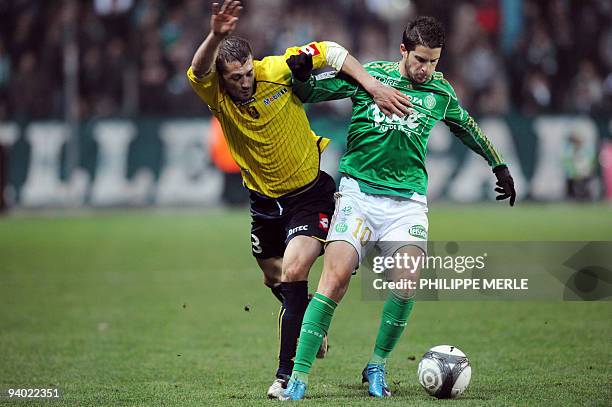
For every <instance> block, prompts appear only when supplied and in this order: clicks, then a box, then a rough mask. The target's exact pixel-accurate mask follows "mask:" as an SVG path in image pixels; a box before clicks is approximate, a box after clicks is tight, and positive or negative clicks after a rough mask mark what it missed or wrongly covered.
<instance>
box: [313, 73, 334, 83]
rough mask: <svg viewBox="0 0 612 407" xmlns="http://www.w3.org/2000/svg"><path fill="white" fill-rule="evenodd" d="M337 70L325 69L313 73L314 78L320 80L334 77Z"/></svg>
mask: <svg viewBox="0 0 612 407" xmlns="http://www.w3.org/2000/svg"><path fill="white" fill-rule="evenodd" d="M337 74H338V72H336V71H325V72H321V73H319V74H316V75H315V79H316V80H318V81H322V80H324V79H331V78H335V77H336V75H337Z"/></svg>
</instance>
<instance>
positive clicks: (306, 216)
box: [249, 171, 336, 259]
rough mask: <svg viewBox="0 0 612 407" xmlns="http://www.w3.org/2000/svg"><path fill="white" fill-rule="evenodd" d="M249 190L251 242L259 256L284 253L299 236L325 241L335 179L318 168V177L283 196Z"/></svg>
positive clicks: (259, 257) (332, 208)
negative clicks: (278, 196)
mask: <svg viewBox="0 0 612 407" xmlns="http://www.w3.org/2000/svg"><path fill="white" fill-rule="evenodd" d="M249 192H250V198H251V219H252V221H251V245H252V251H253V256H255V257H256V258H258V259H267V258H271V257H283V254H284V253H285V249H286V248H287V244H288V243H289V241H290V240H291V239H293V238H294V237H296V236H310V237H313V238H315V239H318V240H321V241H322V242H324V241H325V238H326V237H327V231H328V230H329V223H330V221H331V217H332V215H333V213H334V193H335V192H336V183H335V182H334V179H333V178H332V177H330V176H329V175H328V174H326V173H325V172H323V171H319V176H318V177H317V179H316V180H315V181H313V182H311V183H310V184H308V185H306V186H304V187H302V188H300V189H299V190H297V191H294V192H292V193H290V194H287V195H283V196H282V197H280V198H269V197H266V196H263V195H261V194H258V193H257V192H254V191H249ZM321 247H323V246H321ZM322 252H323V251H322V250H321V253H322Z"/></svg>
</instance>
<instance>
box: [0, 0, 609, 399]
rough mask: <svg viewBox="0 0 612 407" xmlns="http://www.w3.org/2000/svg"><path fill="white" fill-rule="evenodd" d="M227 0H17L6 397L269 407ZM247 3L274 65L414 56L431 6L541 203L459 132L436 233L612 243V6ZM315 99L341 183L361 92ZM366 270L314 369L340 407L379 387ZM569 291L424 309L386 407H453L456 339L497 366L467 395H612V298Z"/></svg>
mask: <svg viewBox="0 0 612 407" xmlns="http://www.w3.org/2000/svg"><path fill="white" fill-rule="evenodd" d="M210 3H211V2H209V1H198V0H188V1H161V0H114V1H113V0H95V1H94V0H82V1H77V0H58V1H23V0H9V1H0V208H1V210H2V213H3V215H4V216H2V217H0V366H1V367H0V390H2V391H3V394H4V391H5V390H6V389H7V388H12V387H57V388H59V389H60V390H61V392H62V397H63V400H62V401H60V404H62V405H161V404H165V405H219V404H236V405H259V404H264V402H265V400H264V399H263V397H262V396H263V395H264V394H265V390H266V388H267V386H268V385H269V382H270V381H271V379H272V377H271V373H272V371H273V368H274V365H275V352H276V346H277V344H276V333H275V330H274V329H275V328H274V327H275V319H276V308H277V303H275V301H276V300H275V299H274V298H273V297H272V296H271V295H269V293H268V291H267V290H266V289H265V287H264V286H263V284H261V273H260V272H259V271H258V270H257V267H256V264H255V262H254V261H253V259H252V258H251V256H250V240H249V216H248V209H247V206H246V203H245V193H244V190H242V188H241V186H240V177H239V175H238V174H236V173H233V172H232V171H233V170H232V169H231V165H227V163H226V162H225V163H224V162H220V161H219V159H218V157H215V156H214V155H215V153H214V151H217V150H216V149H217V148H218V146H217V145H216V144H215V143H216V142H218V139H217V138H214V137H213V134H215V131H216V130H215V127H214V125H213V124H211V115H210V113H209V111H208V109H207V108H206V107H205V106H204V105H203V104H202V103H201V101H200V100H199V99H198V98H197V96H196V95H195V94H194V93H193V91H192V90H191V88H190V87H189V84H188V82H187V80H186V77H185V72H186V69H187V68H188V66H189V64H190V61H191V57H192V55H193V52H194V51H195V49H196V47H197V46H198V44H199V43H200V42H201V41H202V40H203V38H204V37H205V35H206V33H207V31H208V22H209V10H210ZM244 3H245V10H244V12H243V15H242V17H241V19H240V21H239V25H238V29H237V32H236V33H237V34H238V35H241V36H243V37H245V38H248V39H249V41H250V42H251V44H252V47H253V51H254V54H255V57H258V58H261V57H263V56H266V55H271V54H279V53H282V52H283V51H284V49H285V48H286V47H289V46H293V45H299V44H305V43H308V42H310V41H312V40H332V41H336V42H338V43H340V44H342V45H344V46H345V47H346V48H347V49H349V51H350V52H351V53H352V54H354V55H355V56H356V57H357V58H358V59H359V60H360V61H361V62H363V63H365V62H368V61H371V60H378V59H385V60H396V59H399V52H398V47H399V43H400V39H401V32H402V29H403V27H404V26H405V24H406V22H407V21H409V20H410V19H411V18H412V17H414V16H417V15H433V16H435V17H437V18H438V19H440V20H441V21H442V22H443V23H444V25H445V26H446V29H447V46H446V48H445V49H444V51H443V54H442V59H441V62H440V65H439V70H440V71H442V72H443V73H444V75H445V77H446V78H448V79H449V80H450V81H451V83H452V84H453V86H454V88H455V90H456V91H457V94H458V96H459V99H460V101H461V103H462V105H463V106H464V107H466V108H467V109H468V110H469V111H470V112H471V113H472V114H473V115H474V116H475V117H476V118H477V119H478V121H479V123H481V125H482V127H483V130H484V131H485V133H486V134H487V135H489V136H490V137H491V139H492V140H493V141H494V143H495V144H496V145H497V146H498V147H499V149H500V150H501V151H502V152H503V153H504V155H505V156H506V158H507V159H508V162H509V164H510V168H511V169H512V173H513V175H514V178H515V181H516V184H517V192H518V196H519V198H518V201H517V205H516V206H515V207H514V208H509V207H508V205H507V203H496V202H495V201H494V194H493V192H492V187H493V181H494V177H493V175H492V174H491V172H490V170H489V169H488V168H487V166H486V165H485V163H484V161H483V160H482V159H481V158H480V157H478V156H476V155H475V154H473V153H471V152H469V151H467V149H466V148H465V147H464V146H462V145H461V144H460V143H459V142H458V141H457V140H455V139H454V138H453V137H452V135H450V133H448V131H447V130H446V128H445V127H444V126H439V127H437V128H436V129H435V131H434V132H433V133H432V136H431V139H430V145H429V156H428V160H429V162H428V170H429V175H430V191H429V203H430V238H431V239H432V240H437V241H445V240H453V241H462V240H470V241H523V242H524V241H542V242H554V241H582V242H588V241H593V240H597V241H610V240H612V207H611V206H610V201H611V200H612V136H611V132H612V118H611V113H612V3H611V2H610V1H606V0H585V1H579V0H550V1H545V0H543V1H535V0H533V1H529V0H473V1H442V0H431V1H409V0H406V1H401V0H338V1H320V0H309V1H302V0H295V1H289V0H285V1H284V0H251V1H244ZM307 111H308V115H309V118H310V120H311V124H312V126H313V128H314V129H315V130H316V131H317V132H318V133H319V134H321V135H324V136H327V137H330V138H332V140H333V142H332V144H331V146H330V148H329V149H328V151H326V153H325V155H324V157H323V163H322V166H323V168H324V169H325V170H327V171H329V172H330V173H332V174H333V175H335V176H337V162H338V158H339V156H340V155H341V153H342V151H343V148H344V146H345V137H346V136H345V134H346V124H347V122H348V118H349V116H350V102H347V101H340V102H334V103H327V104H322V105H316V106H309V107H308V110H307ZM216 135H217V136H218V133H217V134H216ZM221 161H222V160H221ZM551 244H552V243H551ZM545 245H546V244H544V246H545ZM607 266H609V264H608V265H607ZM602 267H603V268H602V270H604V272H606V273H608V274H605V275H604V279H605V278H609V271H608V270H607V269H606V265H602ZM320 269H321V265H320V262H319V263H317V264H316V266H315V267H314V269H313V271H312V276H311V280H310V287H311V290H312V289H314V286H315V284H316V283H315V282H316V281H317V279H318V276H319V274H320ZM606 276H607V277H606ZM356 279H360V277H359V276H357V277H356ZM607 281H608V285H609V280H607ZM597 283H601V284H604V281H598V282H597ZM359 285H360V284H359V282H354V283H353V284H352V289H351V290H350V291H349V295H348V296H347V299H346V301H345V302H344V303H343V305H342V306H341V307H339V310H338V313H337V316H336V318H335V320H334V323H333V325H332V331H331V333H330V340H331V350H330V355H329V358H328V359H325V360H324V361H321V362H318V363H317V365H316V366H315V369H314V371H313V379H312V385H311V388H310V389H309V396H310V397H311V398H313V399H314V400H312V401H313V402H315V403H317V404H320V403H322V402H323V401H325V402H326V403H327V404H329V405H346V404H351V403H354V404H361V403H366V402H368V400H367V398H366V396H365V394H366V392H365V390H364V389H363V388H361V387H360V386H359V384H358V381H357V378H358V373H359V372H360V371H361V368H362V367H363V366H362V364H363V362H364V358H366V357H367V355H368V354H369V351H370V346H371V343H372V341H373V335H374V334H375V332H376V327H377V324H378V318H379V310H380V303H378V302H369V301H363V298H362V297H361V291H360V287H359ZM562 298H564V297H562V296H559V300H558V301H552V302H551V301H546V302H543V301H490V302H486V303H482V302H477V301H424V302H421V303H418V304H417V306H416V308H415V312H414V313H413V316H412V319H411V321H410V325H409V327H408V330H407V334H406V337H405V338H403V339H402V343H401V344H400V346H399V347H398V349H397V350H396V352H395V353H394V356H393V358H392V360H391V362H390V382H391V383H392V391H393V393H394V394H395V398H394V399H392V400H388V401H386V402H385V403H388V404H393V403H396V404H400V403H401V404H402V405H406V404H414V405H430V404H431V403H432V402H433V401H432V400H431V399H430V398H429V397H428V396H427V395H426V394H425V393H424V392H423V391H422V390H421V389H420V388H419V385H418V383H417V380H416V364H417V363H418V360H419V357H420V355H422V354H423V353H424V352H425V351H426V350H427V349H428V348H429V347H431V346H434V345H438V344H442V343H450V344H452V345H455V346H458V347H459V348H461V349H462V350H463V351H465V352H466V353H467V354H468V356H470V359H471V361H472V365H473V368H474V377H473V379H472V383H471V385H470V388H469V389H468V391H467V393H466V394H465V395H464V397H462V399H461V401H457V402H458V403H464V404H465V405H468V404H469V405H583V404H591V405H608V404H609V403H610V400H611V399H612V394H611V393H610V388H612V386H610V383H611V380H612V379H611V377H612V371H611V366H610V363H609V361H610V360H612V348H611V347H610V343H609V338H610V336H611V335H612V331H611V328H610V327H611V326H612V323H611V322H612V309H611V308H610V305H609V304H610V302H609V301H594V302H568V301H564V302H562V301H561V299H562ZM583 298H586V297H583ZM607 299H608V300H609V297H608V298H607ZM238 338H240V339H238ZM239 373H240V374H239ZM242 373H246V374H242ZM2 397H3V396H2V395H0V404H2V403H3V402H5V400H4V399H3V398H2ZM9 403H11V402H9Z"/></svg>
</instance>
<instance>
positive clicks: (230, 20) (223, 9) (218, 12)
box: [210, 0, 242, 37]
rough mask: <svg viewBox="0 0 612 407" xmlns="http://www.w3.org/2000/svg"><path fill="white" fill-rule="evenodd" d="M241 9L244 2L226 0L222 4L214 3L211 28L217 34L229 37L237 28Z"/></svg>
mask: <svg viewBox="0 0 612 407" xmlns="http://www.w3.org/2000/svg"><path fill="white" fill-rule="evenodd" d="M241 11H242V3H240V1H232V0H225V1H224V2H223V4H222V5H219V3H213V4H212V15H211V16H210V30H211V31H212V32H213V34H215V35H218V36H221V37H227V36H228V35H230V34H231V33H232V32H233V31H234V30H235V29H236V24H237V23H238V16H240V12H241Z"/></svg>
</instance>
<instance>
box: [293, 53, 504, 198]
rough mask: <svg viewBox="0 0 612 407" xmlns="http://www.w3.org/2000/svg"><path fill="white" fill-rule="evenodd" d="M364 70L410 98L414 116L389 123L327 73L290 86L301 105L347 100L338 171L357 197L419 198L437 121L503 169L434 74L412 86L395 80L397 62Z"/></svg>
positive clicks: (352, 86)
mask: <svg viewBox="0 0 612 407" xmlns="http://www.w3.org/2000/svg"><path fill="white" fill-rule="evenodd" d="M364 67H365V69H366V70H367V71H368V72H369V73H370V74H371V75H372V76H373V77H375V78H376V79H378V80H379V81H381V82H382V83H384V84H387V85H389V86H392V87H394V88H395V89H398V90H399V91H401V92H403V93H405V94H406V95H408V96H410V100H411V102H412V104H413V105H414V106H413V111H414V112H413V113H412V114H410V115H407V116H404V117H402V118H400V117H398V116H396V115H393V117H392V118H389V117H387V116H385V115H384V114H383V113H382V112H381V111H380V109H379V108H378V106H377V105H376V103H374V100H373V99H372V97H371V96H370V94H368V93H367V92H366V91H365V90H364V89H363V88H362V87H360V86H359V85H358V84H357V83H356V82H354V81H353V80H352V79H351V78H348V77H343V76H333V75H331V74H330V73H329V72H327V73H324V74H321V75H318V76H314V75H313V76H311V78H310V79H309V80H308V82H305V83H304V82H299V81H297V80H294V81H293V83H294V85H293V88H294V92H295V94H296V95H297V96H298V97H299V98H300V99H301V100H302V101H303V102H307V103H315V102H321V101H326V100H335V99H343V98H347V97H350V98H351V99H352V101H353V113H352V117H351V123H350V126H349V129H348V139H347V149H346V152H345V153H344V155H343V156H342V159H341V160H340V168H339V171H340V172H341V173H344V174H347V175H349V176H351V177H353V178H355V179H356V180H357V181H358V182H359V186H360V188H361V190H362V192H366V193H370V194H384V195H397V196H403V197H412V196H413V194H414V193H417V194H419V195H422V196H425V195H426V194H427V170H426V168H425V156H426V153H427V139H428V138H429V133H430V132H431V129H432V128H433V127H434V125H435V124H436V122H438V121H440V120H442V121H443V122H444V123H446V125H448V126H449V128H450V130H451V131H452V132H453V134H455V135H456V136H457V137H459V139H460V140H461V141H462V142H463V143H464V144H465V145H467V146H468V147H469V148H470V149H472V150H473V151H475V152H476V153H478V154H480V155H481V156H483V157H484V158H485V159H486V160H487V162H488V163H489V165H490V166H491V167H496V166H498V165H501V164H503V161H502V158H501V156H500V155H499V153H498V152H497V151H496V150H495V148H494V147H493V145H492V144H491V142H490V141H489V139H487V137H486V136H485V135H484V134H483V133H482V131H481V130H480V127H479V126H478V124H476V121H475V120H474V119H473V118H472V117H471V116H470V115H469V114H468V113H467V111H466V110H464V109H463V108H462V107H461V106H460V105H459V102H458V100H457V95H456V94H455V91H454V90H453V88H452V86H451V85H450V83H448V81H447V80H446V79H444V77H443V75H442V73H440V72H434V73H433V75H432V77H431V78H430V79H429V80H428V81H427V82H425V83H422V84H418V83H415V82H413V81H411V80H410V79H408V78H406V77H404V76H402V75H401V74H400V71H399V63H398V62H386V61H376V62H371V63H369V64H367V65H365V66H364Z"/></svg>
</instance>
